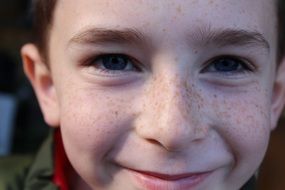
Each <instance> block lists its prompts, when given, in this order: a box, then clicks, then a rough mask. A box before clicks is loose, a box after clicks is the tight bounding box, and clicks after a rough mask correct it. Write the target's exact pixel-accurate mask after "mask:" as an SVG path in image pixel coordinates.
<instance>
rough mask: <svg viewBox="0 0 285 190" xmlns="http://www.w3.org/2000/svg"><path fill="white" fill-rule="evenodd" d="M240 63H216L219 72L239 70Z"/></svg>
mask: <svg viewBox="0 0 285 190" xmlns="http://www.w3.org/2000/svg"><path fill="white" fill-rule="evenodd" d="M239 65H240V63H239V62H238V61H236V60H234V59H220V60H217V61H216V62H215V63H214V67H215V69H216V70H217V71H222V72H229V71H236V70H238V67H239Z"/></svg>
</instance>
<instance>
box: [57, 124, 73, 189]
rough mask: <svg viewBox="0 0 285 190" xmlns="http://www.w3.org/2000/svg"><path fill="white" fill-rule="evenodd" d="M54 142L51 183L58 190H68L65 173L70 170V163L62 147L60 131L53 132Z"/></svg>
mask: <svg viewBox="0 0 285 190" xmlns="http://www.w3.org/2000/svg"><path fill="white" fill-rule="evenodd" d="M54 142H55V148H54V176H53V182H54V184H56V185H57V186H58V187H59V189H60V190H68V189H69V188H68V183H67V172H68V171H69V169H70V162H69V160H68V158H67V156H66V153H65V150H64V147H63V142H62V138H61V133H60V129H57V130H55V133H54Z"/></svg>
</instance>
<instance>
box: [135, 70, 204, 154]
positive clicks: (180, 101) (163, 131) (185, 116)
mask: <svg viewBox="0 0 285 190" xmlns="http://www.w3.org/2000/svg"><path fill="white" fill-rule="evenodd" d="M188 81H189V80H187V79H186V78H185V79H183V77H182V76H180V75H178V74H176V75H172V76H171V74H164V75H162V77H160V78H157V79H153V80H152V82H151V84H150V85H149V88H148V90H147V92H146V93H145V96H144V101H143V102H144V103H143V105H144V106H143V111H142V114H141V117H140V124H139V125H137V128H136V131H137V133H138V135H139V136H140V137H142V138H143V139H145V140H146V141H147V142H150V143H155V144H157V145H160V146H162V147H164V148H165V149H167V150H169V151H180V150H181V149H184V148H186V147H187V146H189V145H191V143H193V142H197V141H201V140H202V139H203V138H205V137H206V136H207V133H208V127H207V125H205V124H203V119H202V117H201V116H202V108H201V107H202V104H203V98H202V96H201V94H199V91H198V89H197V88H196V87H195V86H194V85H193V84H190V83H189V82H188ZM200 93H201V92H200Z"/></svg>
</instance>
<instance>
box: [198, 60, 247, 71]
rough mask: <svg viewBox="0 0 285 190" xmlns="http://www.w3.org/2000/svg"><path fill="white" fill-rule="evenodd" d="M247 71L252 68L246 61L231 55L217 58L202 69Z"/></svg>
mask: <svg viewBox="0 0 285 190" xmlns="http://www.w3.org/2000/svg"><path fill="white" fill-rule="evenodd" d="M245 71H251V68H249V66H248V65H247V64H246V63H245V62H244V61H242V60H240V59H238V58H235V57H230V56H228V57H219V58H216V59H214V60H212V61H211V62H210V63H209V64H208V66H207V67H206V68H204V69H203V70H202V72H203V73H205V72H216V73H242V72H245Z"/></svg>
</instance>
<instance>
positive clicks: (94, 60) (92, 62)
mask: <svg viewBox="0 0 285 190" xmlns="http://www.w3.org/2000/svg"><path fill="white" fill-rule="evenodd" d="M112 57H113V58H117V59H121V61H122V60H124V61H126V62H127V64H129V65H128V67H130V65H131V67H133V68H132V69H129V70H119V69H117V70H116V69H114V70H111V69H106V68H102V67H104V66H103V64H104V59H108V58H112ZM84 65H85V66H88V67H95V69H96V70H97V71H99V72H100V73H103V74H108V75H115V74H116V75H117V74H124V73H126V72H133V71H136V72H140V71H141V69H140V67H139V66H138V61H137V60H136V59H134V58H132V57H130V56H128V55H126V54H120V53H110V54H99V55H97V56H94V57H91V58H90V59H88V60H87V61H86V62H85V64H84ZM100 67H101V68H100Z"/></svg>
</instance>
